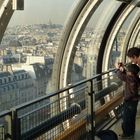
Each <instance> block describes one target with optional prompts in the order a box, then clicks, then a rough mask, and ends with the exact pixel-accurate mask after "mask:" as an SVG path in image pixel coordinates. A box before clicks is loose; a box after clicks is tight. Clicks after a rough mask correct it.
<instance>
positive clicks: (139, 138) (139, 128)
mask: <svg viewBox="0 0 140 140" xmlns="http://www.w3.org/2000/svg"><path fill="white" fill-rule="evenodd" d="M111 129H112V130H113V131H114V132H116V133H117V135H119V134H121V133H122V129H121V120H120V121H119V122H118V123H117V124H115V125H114V126H113V127H112V128H111ZM95 140H100V139H98V138H97V137H95ZM118 140H122V139H121V138H119V137H118ZM125 140H130V139H125ZM131 140H140V101H139V104H138V110H137V118H136V133H135V137H134V138H133V139H131Z"/></svg>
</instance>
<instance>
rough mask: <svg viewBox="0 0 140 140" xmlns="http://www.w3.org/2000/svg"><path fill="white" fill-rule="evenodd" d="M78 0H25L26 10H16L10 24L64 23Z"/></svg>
mask: <svg viewBox="0 0 140 140" xmlns="http://www.w3.org/2000/svg"><path fill="white" fill-rule="evenodd" d="M76 1H78V0H24V10H16V11H15V12H14V14H13V16H12V18H11V20H10V23H9V25H22V24H23V25H24V24H34V23H48V22H49V21H50V20H51V21H52V23H58V24H64V22H65V20H66V18H67V15H68V13H69V11H70V9H71V8H72V6H73V5H74V3H76Z"/></svg>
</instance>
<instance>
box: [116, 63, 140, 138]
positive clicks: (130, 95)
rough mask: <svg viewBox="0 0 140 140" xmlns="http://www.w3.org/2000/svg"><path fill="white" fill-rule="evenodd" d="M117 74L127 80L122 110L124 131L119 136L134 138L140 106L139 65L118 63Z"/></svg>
mask: <svg viewBox="0 0 140 140" xmlns="http://www.w3.org/2000/svg"><path fill="white" fill-rule="evenodd" d="M115 66H116V73H117V76H118V77H119V78H120V79H121V80H122V81H124V82H125V91H124V100H123V110H122V131H123V133H122V134H120V135H119V136H120V137H121V139H131V138H134V134H135V122H136V114H137V106H138V100H139V96H138V88H139V86H140V78H139V76H138V72H139V71H140V69H139V67H138V66H137V65H136V64H132V63H130V64H128V65H126V68H125V67H124V66H123V65H122V64H120V63H119V64H116V65H115Z"/></svg>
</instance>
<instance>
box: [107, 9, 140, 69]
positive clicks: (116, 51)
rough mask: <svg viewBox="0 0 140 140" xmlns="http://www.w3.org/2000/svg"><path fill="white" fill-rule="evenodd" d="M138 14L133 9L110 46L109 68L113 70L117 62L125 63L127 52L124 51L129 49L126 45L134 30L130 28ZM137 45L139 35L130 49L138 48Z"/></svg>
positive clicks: (139, 40) (139, 42) (137, 10)
mask: <svg viewBox="0 0 140 140" xmlns="http://www.w3.org/2000/svg"><path fill="white" fill-rule="evenodd" d="M138 14H139V8H135V9H134V10H133V11H132V13H130V15H129V16H128V17H127V19H126V20H125V22H124V23H123V25H122V27H121V28H120V30H119V32H118V34H117V36H116V37H115V40H114V43H113V46H112V52H111V56H110V66H109V67H110V68H113V67H114V64H115V63H117V62H124V61H125V58H126V56H125V55H126V52H127V50H126V49H127V48H128V49H129V44H128V43H129V41H130V37H131V35H132V32H133V28H134V27H132V26H133V24H134V23H133V22H134V19H135V18H136V16H137V15H138ZM130 30H132V32H130V33H129V31H130ZM128 35H129V36H128ZM127 38H128V42H126V41H127ZM130 43H131V42H130ZM139 44H140V39H139V35H138V36H137V38H136V40H135V44H134V46H131V47H136V46H139ZM123 57H124V58H123Z"/></svg>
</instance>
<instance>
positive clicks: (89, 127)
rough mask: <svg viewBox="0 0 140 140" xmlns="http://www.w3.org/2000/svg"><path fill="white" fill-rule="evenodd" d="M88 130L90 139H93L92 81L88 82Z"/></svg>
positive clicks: (93, 101) (93, 95)
mask: <svg viewBox="0 0 140 140" xmlns="http://www.w3.org/2000/svg"><path fill="white" fill-rule="evenodd" d="M88 84H89V85H88V109H89V110H88V120H89V122H88V123H89V124H88V126H87V127H88V131H90V132H91V135H90V137H91V140H95V94H94V91H93V81H92V80H91V81H90V83H88Z"/></svg>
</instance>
